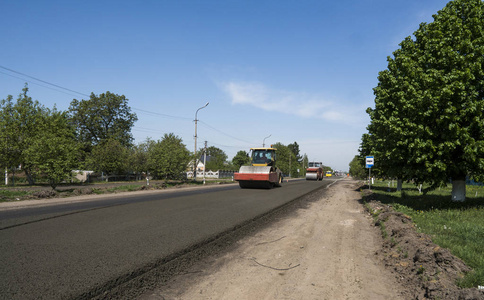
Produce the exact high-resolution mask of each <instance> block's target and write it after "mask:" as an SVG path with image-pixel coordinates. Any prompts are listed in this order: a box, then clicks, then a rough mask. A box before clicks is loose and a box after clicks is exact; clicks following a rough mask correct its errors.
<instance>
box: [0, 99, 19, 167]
mask: <svg viewBox="0 0 484 300" xmlns="http://www.w3.org/2000/svg"><path fill="white" fill-rule="evenodd" d="M12 99H13V97H12V96H11V95H9V96H8V97H7V98H6V99H3V100H2V101H1V102H0V165H1V166H2V167H5V168H12V169H14V167H16V166H19V165H20V156H19V155H20V150H19V149H18V144H17V143H16V142H17V138H16V136H17V130H18V127H17V126H16V124H15V123H16V121H15V118H14V103H13V101H12Z"/></svg>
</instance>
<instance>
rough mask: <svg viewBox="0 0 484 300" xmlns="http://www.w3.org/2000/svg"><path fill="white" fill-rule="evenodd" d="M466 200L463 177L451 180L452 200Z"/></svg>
mask: <svg viewBox="0 0 484 300" xmlns="http://www.w3.org/2000/svg"><path fill="white" fill-rule="evenodd" d="M465 200H466V181H465V179H458V180H452V201H460V202H463V201H465Z"/></svg>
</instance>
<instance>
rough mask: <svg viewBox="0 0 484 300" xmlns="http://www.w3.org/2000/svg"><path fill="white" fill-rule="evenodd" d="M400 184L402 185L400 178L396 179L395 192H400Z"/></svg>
mask: <svg viewBox="0 0 484 300" xmlns="http://www.w3.org/2000/svg"><path fill="white" fill-rule="evenodd" d="M402 184H403V180H402V179H400V178H397V191H399V192H400V191H401V190H402Z"/></svg>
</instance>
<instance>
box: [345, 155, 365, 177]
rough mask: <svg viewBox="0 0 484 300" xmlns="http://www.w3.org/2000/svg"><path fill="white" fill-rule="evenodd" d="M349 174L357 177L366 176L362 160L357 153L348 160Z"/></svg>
mask: <svg viewBox="0 0 484 300" xmlns="http://www.w3.org/2000/svg"><path fill="white" fill-rule="evenodd" d="M349 166H350V171H349V173H350V175H351V176H352V177H354V178H357V179H364V178H365V177H366V176H367V172H366V169H365V166H364V161H363V159H362V158H361V156H359V155H355V157H354V158H353V159H352V160H351V162H350V165H349Z"/></svg>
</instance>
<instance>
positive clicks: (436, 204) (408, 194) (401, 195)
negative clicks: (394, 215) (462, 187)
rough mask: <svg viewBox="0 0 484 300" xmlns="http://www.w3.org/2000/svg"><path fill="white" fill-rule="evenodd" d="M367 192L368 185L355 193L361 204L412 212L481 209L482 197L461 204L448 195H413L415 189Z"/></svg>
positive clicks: (379, 188)
mask: <svg viewBox="0 0 484 300" xmlns="http://www.w3.org/2000/svg"><path fill="white" fill-rule="evenodd" d="M371 189H372V190H371V191H370V190H368V185H364V186H361V187H360V188H358V189H357V191H360V192H362V198H361V201H360V202H361V203H366V202H370V201H372V200H376V201H380V202H381V203H383V204H388V205H392V204H401V205H405V206H407V207H409V208H412V209H414V210H421V211H431V210H435V209H439V210H446V209H462V210H466V209H470V208H483V207H484V197H476V198H470V197H468V198H466V200H465V201H463V202H458V201H452V199H451V197H450V195H434V194H415V188H403V189H402V191H398V192H397V191H396V189H389V188H387V187H372V188H371Z"/></svg>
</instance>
